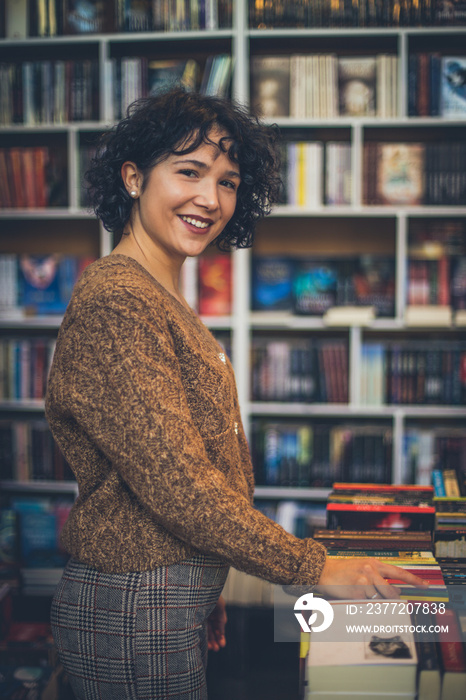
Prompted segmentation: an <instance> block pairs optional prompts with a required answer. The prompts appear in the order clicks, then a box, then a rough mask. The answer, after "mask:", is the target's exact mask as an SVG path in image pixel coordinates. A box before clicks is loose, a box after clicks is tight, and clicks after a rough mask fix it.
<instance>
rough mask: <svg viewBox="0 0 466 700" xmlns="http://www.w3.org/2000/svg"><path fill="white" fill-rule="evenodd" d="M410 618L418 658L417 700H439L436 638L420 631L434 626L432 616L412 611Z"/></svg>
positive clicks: (438, 667)
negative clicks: (413, 629) (413, 628)
mask: <svg viewBox="0 0 466 700" xmlns="http://www.w3.org/2000/svg"><path fill="white" fill-rule="evenodd" d="M412 618H413V619H412V622H413V625H414V627H415V632H414V638H415V644H416V651H417V658H418V676H417V693H418V694H417V700H440V694H441V688H442V673H441V668H440V659H439V654H438V649H437V643H436V641H437V638H436V635H435V634H434V633H430V634H427V633H423V632H421V631H420V630H421V629H425V627H427V629H429V628H432V627H431V626H435V618H434V615H433V614H432V613H431V612H427V613H426V612H424V613H423V614H422V613H420V612H419V611H418V612H417V613H416V611H414V612H413V615H412ZM423 625H424V626H425V627H424V628H423Z"/></svg>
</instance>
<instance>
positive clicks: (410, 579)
mask: <svg viewBox="0 0 466 700" xmlns="http://www.w3.org/2000/svg"><path fill="white" fill-rule="evenodd" d="M378 569H379V571H380V573H381V574H382V575H383V576H385V577H386V578H394V579H399V580H400V581H404V582H405V583H410V584H412V585H413V586H420V587H422V588H428V586H429V583H428V582H427V581H424V580H423V579H422V578H419V576H416V575H415V574H412V573H411V572H410V571H406V569H402V568H401V567H400V566H392V565H391V564H382V563H380V562H378Z"/></svg>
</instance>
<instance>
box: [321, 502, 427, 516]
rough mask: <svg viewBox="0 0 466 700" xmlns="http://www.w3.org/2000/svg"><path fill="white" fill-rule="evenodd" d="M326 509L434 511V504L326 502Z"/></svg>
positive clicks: (401, 511) (388, 511)
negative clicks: (405, 504) (404, 504)
mask: <svg viewBox="0 0 466 700" xmlns="http://www.w3.org/2000/svg"><path fill="white" fill-rule="evenodd" d="M327 510H352V511H357V512H364V511H367V512H370V511H372V512H375V513H421V514H424V513H435V506H422V507H420V506H403V505H401V504H400V505H391V506H385V505H381V504H378V503H327Z"/></svg>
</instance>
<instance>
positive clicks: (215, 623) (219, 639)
mask: <svg viewBox="0 0 466 700" xmlns="http://www.w3.org/2000/svg"><path fill="white" fill-rule="evenodd" d="M227 620H228V618H227V613H226V608H225V600H224V599H223V597H222V596H220V598H219V599H218V601H217V604H216V605H215V608H214V609H213V610H212V612H211V613H210V615H209V617H208V618H207V648H208V649H209V651H219V650H220V649H221V648H222V647H224V646H225V645H226V643H227V642H226V639H225V625H226V623H227Z"/></svg>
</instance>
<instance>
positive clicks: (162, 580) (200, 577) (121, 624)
mask: <svg viewBox="0 0 466 700" xmlns="http://www.w3.org/2000/svg"><path fill="white" fill-rule="evenodd" d="M227 573H228V567H227V566H225V565H223V564H221V563H220V562H218V561H217V560H215V559H212V558H210V557H208V556H205V555H197V556H195V557H193V558H191V559H189V560H187V561H184V562H181V563H180V564H173V565H170V566H162V567H159V568H157V569H156V570H154V571H145V572H141V573H139V572H136V573H128V574H104V573H100V572H98V571H96V570H95V569H93V568H91V567H89V566H87V565H85V564H80V563H79V562H76V561H74V560H71V561H70V562H69V563H68V565H67V567H66V569H65V571H64V574H63V577H62V579H61V581H60V583H59V585H58V588H57V590H56V593H55V596H54V599H53V603H52V617H51V621H52V630H53V635H54V639H55V643H56V646H57V649H58V652H59V656H60V660H61V662H62V664H63V666H64V668H65V670H66V672H67V673H68V675H69V678H70V682H71V685H72V688H73V692H74V694H75V695H76V698H77V700H94V699H95V700H97V699H98V700H107V699H108V700H205V699H206V698H207V689H206V680H205V669H206V665H207V638H206V624H205V621H206V619H207V617H208V616H209V614H210V612H211V611H212V609H213V608H214V606H215V603H216V602H217V600H218V597H219V595H220V593H221V591H222V588H223V585H224V583H225V579H226V576H227Z"/></svg>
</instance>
